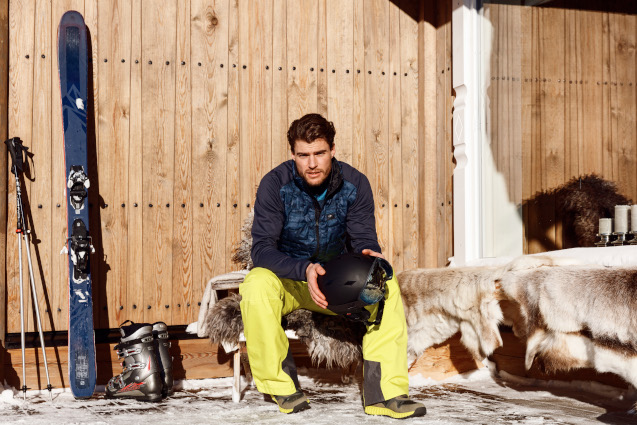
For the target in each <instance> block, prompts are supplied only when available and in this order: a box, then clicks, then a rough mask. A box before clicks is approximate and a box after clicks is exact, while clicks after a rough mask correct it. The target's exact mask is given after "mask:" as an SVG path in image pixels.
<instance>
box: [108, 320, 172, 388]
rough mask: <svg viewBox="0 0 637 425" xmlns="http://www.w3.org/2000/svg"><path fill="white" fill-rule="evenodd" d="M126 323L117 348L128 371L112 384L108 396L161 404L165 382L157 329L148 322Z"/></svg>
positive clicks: (125, 369)
mask: <svg viewBox="0 0 637 425" xmlns="http://www.w3.org/2000/svg"><path fill="white" fill-rule="evenodd" d="M126 322H129V321H128V320H127V321H126ZM126 322H124V323H126ZM124 323H122V325H121V326H120V328H119V330H120V332H121V334H122V337H121V339H120V342H119V344H117V345H116V346H115V350H117V355H118V356H119V358H120V359H121V358H123V359H124V361H123V362H122V366H123V367H124V371H123V372H122V373H121V374H119V375H117V376H115V377H113V378H111V380H110V381H108V385H107V386H106V397H107V398H133V399H136V400H142V401H160V400H161V399H162V395H161V390H162V379H161V374H160V370H161V369H160V363H159V360H158V358H159V356H158V355H157V353H156V348H155V340H154V338H153V327H152V326H151V325H149V324H148V323H133V322H130V323H131V324H130V325H124Z"/></svg>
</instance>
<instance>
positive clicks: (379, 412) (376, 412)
mask: <svg viewBox="0 0 637 425" xmlns="http://www.w3.org/2000/svg"><path fill="white" fill-rule="evenodd" d="M365 413H367V414H368V415H373V416H389V417H390V418H394V419H406V418H415V417H418V416H425V415H426V414H427V409H425V408H424V407H419V408H417V409H416V410H413V411H411V412H394V411H393V410H391V409H389V408H387V407H377V406H365Z"/></svg>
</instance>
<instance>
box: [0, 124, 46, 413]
mask: <svg viewBox="0 0 637 425" xmlns="http://www.w3.org/2000/svg"><path fill="white" fill-rule="evenodd" d="M5 144H6V145H7V147H8V149H9V154H10V156H11V161H12V167H11V172H12V173H13V174H14V176H15V183H16V209H17V211H16V212H17V216H16V221H17V224H16V234H17V235H18V260H19V270H20V342H21V348H22V394H23V398H24V399H25V400H26V392H27V390H28V388H27V386H26V371H25V332H24V296H23V290H24V287H23V284H22V240H21V239H22V238H21V237H20V235H22V236H24V244H25V249H26V253H27V264H28V266H29V282H30V286H31V293H32V296H33V299H34V304H35V314H36V319H37V324H38V332H39V334H40V346H41V347H42V358H43V360H44V369H45V371H46V381H47V387H46V388H47V389H48V390H49V400H51V401H53V397H52V395H51V389H52V388H53V387H52V386H51V381H50V378H49V365H48V362H47V359H46V347H45V345H44V334H43V333H42V321H41V320H40V309H39V307H38V303H37V299H38V297H37V292H36V289H35V279H34V277H33V264H32V262H31V251H30V248H29V236H28V233H29V231H28V230H26V229H25V225H26V221H25V219H24V208H23V205H22V191H21V184H20V177H19V173H21V172H22V171H23V165H24V164H23V154H24V152H26V151H27V150H28V148H27V147H25V146H23V145H22V140H20V138H19V137H14V138H11V139H9V140H6V141H5Z"/></svg>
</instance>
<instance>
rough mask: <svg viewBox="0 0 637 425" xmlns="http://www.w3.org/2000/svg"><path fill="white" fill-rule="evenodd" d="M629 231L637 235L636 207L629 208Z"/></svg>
mask: <svg viewBox="0 0 637 425" xmlns="http://www.w3.org/2000/svg"><path fill="white" fill-rule="evenodd" d="M630 230H632V231H633V232H635V233H637V205H633V206H632V207H630Z"/></svg>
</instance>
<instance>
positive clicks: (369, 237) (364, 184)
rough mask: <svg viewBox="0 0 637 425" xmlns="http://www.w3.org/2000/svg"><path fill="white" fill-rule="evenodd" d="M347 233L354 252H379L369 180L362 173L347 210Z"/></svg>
mask: <svg viewBox="0 0 637 425" xmlns="http://www.w3.org/2000/svg"><path fill="white" fill-rule="evenodd" d="M347 234H348V235H349V237H350V241H351V244H352V248H354V252H357V253H360V252H361V251H362V250H364V249H371V250H372V251H376V252H378V253H380V252H381V250H380V245H379V244H378V236H377V235H376V218H375V217H374V195H373V193H372V187H371V186H370V184H369V180H367V177H365V175H364V174H362V173H361V174H360V181H359V182H358V185H357V195H356V199H355V200H354V202H353V203H352V205H351V206H350V208H349V210H348V212H347Z"/></svg>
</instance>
